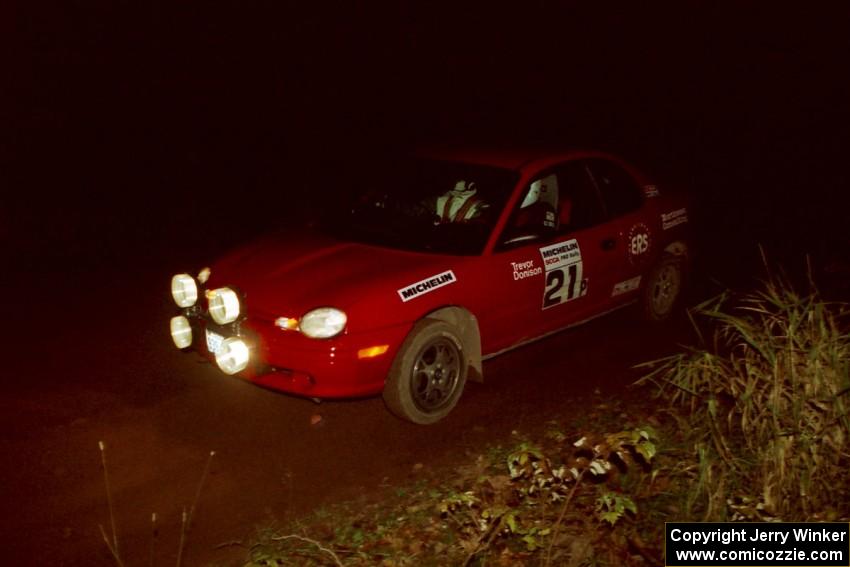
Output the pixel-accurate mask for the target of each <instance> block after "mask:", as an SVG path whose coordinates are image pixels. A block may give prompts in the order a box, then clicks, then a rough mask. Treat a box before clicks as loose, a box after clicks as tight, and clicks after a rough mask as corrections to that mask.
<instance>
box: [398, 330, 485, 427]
mask: <svg viewBox="0 0 850 567" xmlns="http://www.w3.org/2000/svg"><path fill="white" fill-rule="evenodd" d="M467 367H468V362H467V359H466V354H465V353H464V350H463V343H462V342H461V341H460V339H459V338H458V336H457V333H456V332H455V330H454V328H453V327H452V326H451V325H449V324H448V323H445V322H443V321H438V320H435V319H423V320H422V321H420V322H419V323H417V324H416V325H415V326H414V327H413V330H412V331H410V334H409V335H408V336H407V338H406V339H405V341H404V343H403V344H402V346H401V349H399V352H398V354H397V355H396V358H395V360H394V361H393V364H392V367H391V368H390V373H389V376H388V377H387V383H386V385H385V386H384V401H385V402H386V404H387V407H388V408H389V409H390V411H392V412H393V413H394V414H396V415H397V416H399V417H401V418H404V419H407V420H409V421H412V422H414V423H419V424H422V425H427V424H431V423H435V422H437V421H439V420H441V419H443V418H444V417H445V416H447V415H448V414H449V412H450V411H451V410H452V408H454V407H455V405H456V404H457V401H458V399H459V398H460V395H461V393H463V387H464V384H465V383H466V375H467V369H468V368H467Z"/></svg>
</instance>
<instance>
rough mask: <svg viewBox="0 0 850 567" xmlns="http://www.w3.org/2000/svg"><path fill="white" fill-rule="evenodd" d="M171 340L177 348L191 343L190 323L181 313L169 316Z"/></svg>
mask: <svg viewBox="0 0 850 567" xmlns="http://www.w3.org/2000/svg"><path fill="white" fill-rule="evenodd" d="M171 340H173V341H174V345H175V346H176V347H177V348H186V347H188V346H189V345H191V344H192V325H191V324H189V320H188V319H187V318H186V317H184V316H183V315H178V316H177V317H172V318H171Z"/></svg>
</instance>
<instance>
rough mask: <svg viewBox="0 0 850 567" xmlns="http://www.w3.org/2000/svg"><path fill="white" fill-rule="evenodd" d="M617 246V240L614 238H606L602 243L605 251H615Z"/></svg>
mask: <svg viewBox="0 0 850 567" xmlns="http://www.w3.org/2000/svg"><path fill="white" fill-rule="evenodd" d="M615 246H617V240H616V239H615V238H614V237H610V238H606V239H605V240H603V241H602V249H603V250H613V249H614V247H615Z"/></svg>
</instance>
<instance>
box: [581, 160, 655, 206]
mask: <svg viewBox="0 0 850 567" xmlns="http://www.w3.org/2000/svg"><path fill="white" fill-rule="evenodd" d="M588 166H589V168H590V171H591V173H592V174H593V179H594V180H595V181H596V185H597V187H599V192H600V193H601V194H602V200H603V201H604V202H605V207H606V209H607V210H608V216H609V217H619V216H622V215H625V214H627V213H630V212H632V211H635V210H637V209H639V208H640V206H641V204H642V203H643V197H642V196H641V192H640V187H638V185H637V183H635V180H634V179H632V176H631V175H629V174H628V173H627V172H626V171H625V170H624V169H623V168H621V167H620V166H619V165H617V164H615V163H613V162H611V161H608V160H605V159H594V160H589V161H588Z"/></svg>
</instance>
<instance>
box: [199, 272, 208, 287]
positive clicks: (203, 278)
mask: <svg viewBox="0 0 850 567" xmlns="http://www.w3.org/2000/svg"><path fill="white" fill-rule="evenodd" d="M208 279H210V269H209V268H203V269H202V270H201V271H200V272H198V283H200V284H201V285H203V284H205V283H207V280H208Z"/></svg>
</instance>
